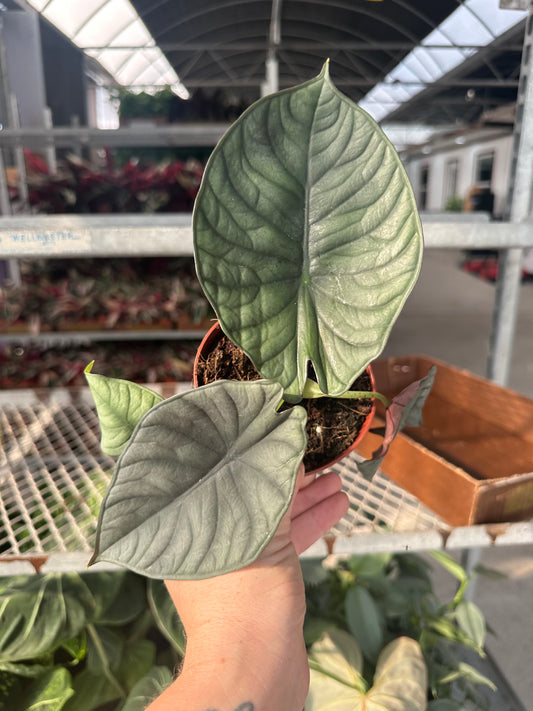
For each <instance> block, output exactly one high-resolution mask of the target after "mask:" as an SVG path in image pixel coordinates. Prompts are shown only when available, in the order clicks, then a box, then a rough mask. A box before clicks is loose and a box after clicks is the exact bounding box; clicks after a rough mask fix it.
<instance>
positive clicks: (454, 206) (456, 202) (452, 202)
mask: <svg viewBox="0 0 533 711" xmlns="http://www.w3.org/2000/svg"><path fill="white" fill-rule="evenodd" d="M463 205H464V201H463V198H460V197H459V196H458V195H452V196H451V197H450V198H448V200H447V201H446V205H445V206H444V209H445V210H446V212H462V211H463Z"/></svg>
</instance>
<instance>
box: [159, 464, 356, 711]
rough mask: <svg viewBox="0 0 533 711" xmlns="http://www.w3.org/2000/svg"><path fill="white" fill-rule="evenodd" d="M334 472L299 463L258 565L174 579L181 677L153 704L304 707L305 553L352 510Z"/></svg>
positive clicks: (188, 709) (165, 708) (181, 709)
mask: <svg viewBox="0 0 533 711" xmlns="http://www.w3.org/2000/svg"><path fill="white" fill-rule="evenodd" d="M348 506H349V502H348V497H347V496H346V494H344V493H343V492H342V491H341V481H340V477H339V476H338V475H337V474H334V473H332V472H330V473H327V474H324V475H322V476H320V477H318V478H316V477H315V476H306V475H305V472H304V468H303V465H302V466H301V467H300V469H299V471H298V477H297V481H296V487H295V494H294V496H293V499H292V502H291V505H290V507H289V509H288V511H287V513H286V514H285V516H284V517H283V518H282V520H281V522H280V525H279V527H278V529H277V531H276V533H275V534H274V536H273V538H272V540H271V541H270V542H269V544H268V545H267V546H266V548H265V550H264V551H263V552H262V553H261V555H260V556H259V558H258V559H257V560H256V561H255V562H254V563H253V564H251V565H249V566H247V567H246V568H243V569H242V570H237V571H235V572H232V573H227V574H226V575H221V576H218V577H215V578H209V579H207V580H187V581H175V580H174V581H167V587H168V590H169V592H170V595H171V597H172V600H173V602H174V604H175V605H176V608H177V610H178V612H179V615H180V618H181V620H182V622H183V625H184V627H185V631H186V634H187V651H186V655H185V662H184V666H183V670H182V672H181V674H180V676H179V678H178V679H177V680H176V681H175V682H174V683H173V684H172V685H171V686H170V687H169V688H168V689H167V690H166V692H164V693H163V694H162V695H161V696H160V697H159V698H158V699H157V700H156V701H155V702H154V704H152V705H151V706H150V708H149V711H171V710H172V711H205V710H206V709H208V710H209V711H215V710H216V711H226V709H227V711H234V710H235V709H237V708H238V707H239V705H240V704H245V703H248V706H247V707H246V706H244V708H247V711H248V709H249V711H271V710H272V711H301V709H302V708H303V706H304V703H305V698H306V696H307V690H308V684H309V669H308V665H307V653H306V650H305V645H304V640H303V633H302V628H303V621H304V616H305V590H304V584H303V580H302V573H301V568H300V563H299V559H298V554H299V553H302V552H303V551H304V550H306V549H307V548H308V547H309V546H311V545H312V544H313V543H314V542H315V541H317V540H318V539H319V538H321V537H322V536H323V535H324V534H325V533H326V532H327V531H328V530H329V529H330V528H331V526H332V525H334V524H335V523H336V522H337V521H338V520H339V519H340V518H342V517H343V516H344V514H345V513H346V511H347V510H348Z"/></svg>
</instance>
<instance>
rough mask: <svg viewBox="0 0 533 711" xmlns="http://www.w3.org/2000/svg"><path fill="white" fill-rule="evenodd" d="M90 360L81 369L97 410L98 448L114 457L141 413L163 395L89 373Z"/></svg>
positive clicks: (116, 379) (119, 451) (135, 385)
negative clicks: (98, 425) (100, 438)
mask: <svg viewBox="0 0 533 711" xmlns="http://www.w3.org/2000/svg"><path fill="white" fill-rule="evenodd" d="M93 363H94V361H93V362H92V363H89V365H88V366H87V367H86V368H85V378H86V379H87V382H88V384H89V387H90V389H91V394H92V396H93V398H94V403H95V405H96V411H97V413H98V420H99V422H100V429H101V431H102V441H101V447H102V451H103V452H104V453H105V454H109V455H111V456H112V457H115V456H118V455H119V454H120V453H121V452H122V450H123V449H124V447H125V446H126V442H127V441H128V440H129V438H130V437H131V433H132V432H133V430H134V428H135V425H136V424H137V423H138V422H139V420H140V419H141V417H142V416H143V415H144V414H145V412H147V411H148V410H149V409H150V408H152V407H153V406H154V405H156V404H157V403H158V402H160V401H161V400H162V399H163V398H162V397H161V395H158V394H157V393H155V392H154V391H153V390H150V389H149V388H145V387H144V386H143V385H138V384H137V383H130V382H129V381H128V380H121V379H120V378H106V376H105V375H97V374H96V373H92V372H91V370H92V367H93Z"/></svg>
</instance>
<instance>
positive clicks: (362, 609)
mask: <svg viewBox="0 0 533 711" xmlns="http://www.w3.org/2000/svg"><path fill="white" fill-rule="evenodd" d="M433 557H434V559H435V560H436V561H438V563H439V564H440V565H442V566H443V567H444V568H445V569H446V570H447V571H448V572H449V573H450V574H451V575H453V576H454V577H455V578H456V579H457V581H458V583H459V589H458V592H457V594H456V595H455V596H454V597H453V598H452V600H451V601H449V602H447V603H443V602H441V601H440V600H439V599H438V598H437V596H436V594H435V592H434V590H433V587H432V582H431V575H430V573H431V568H430V566H429V564H428V563H427V562H426V560H425V559H424V558H422V557H420V556H418V555H414V554H409V553H404V554H390V553H387V554H376V555H365V556H353V557H351V558H349V559H347V560H343V561H341V562H340V563H339V564H338V565H337V567H335V568H333V569H328V570H327V571H325V572H326V577H324V576H320V575H319V574H318V571H317V570H314V569H309V566H308V567H307V570H308V571H309V572H310V574H311V575H310V576H309V577H307V576H306V577H305V579H306V590H307V615H306V619H305V625H304V636H305V640H306V643H307V645H308V646H309V647H310V648H312V645H313V644H315V643H316V642H317V640H319V639H320V636H321V635H322V634H323V633H324V632H329V633H330V634H331V630H332V629H341V630H344V631H345V632H349V633H351V635H352V636H353V637H354V638H355V639H356V640H357V642H358V645H359V648H360V650H361V652H362V655H363V659H364V663H363V665H362V667H361V674H362V677H363V679H364V681H365V683H366V685H367V686H368V687H369V686H370V685H371V684H372V680H373V678H374V675H375V673H376V666H375V665H376V662H377V660H378V658H379V655H380V653H381V651H382V649H383V647H384V646H385V645H387V644H389V643H390V642H391V641H393V640H395V639H398V638H399V637H410V638H412V639H414V640H416V641H417V642H418V643H419V645H420V648H421V650H422V653H423V655H424V659H425V663H426V665H427V671H428V689H429V691H430V694H431V697H432V698H433V699H434V700H435V701H436V700H439V703H440V706H438V705H435V706H433V705H431V704H430V705H429V707H428V709H431V710H432V711H439V710H440V711H448V709H460V708H462V706H461V705H458V706H457V705H454V704H456V703H457V698H459V699H460V700H461V701H466V700H473V701H474V702H479V701H481V700H482V696H481V693H480V692H479V691H478V687H479V686H480V685H481V686H488V687H490V688H493V686H494V685H493V684H492V682H491V681H490V680H489V679H486V678H485V677H484V676H483V675H482V674H480V673H479V672H478V671H477V670H475V669H474V668H473V667H471V666H469V665H468V664H466V663H465V662H464V661H463V658H462V657H463V656H464V650H474V651H475V652H476V653H477V654H479V655H480V656H484V644H485V636H486V625H485V620H484V617H483V614H482V613H481V611H480V610H479V608H478V607H477V605H475V603H473V602H471V601H469V600H466V599H465V598H464V593H465V590H466V587H467V585H468V583H469V582H470V578H469V577H468V576H467V574H466V573H465V571H464V569H463V568H462V567H461V566H460V565H459V564H458V563H456V562H455V561H454V560H453V559H452V558H451V557H450V556H449V555H448V554H446V553H443V552H441V551H439V552H436V553H435V554H433ZM304 575H306V570H305V569H304ZM444 701H446V704H448V705H446V704H444ZM441 702H442V703H441ZM342 708H343V707H341V706H339V711H341V709H342ZM384 708H388V707H387V706H384ZM306 711H307V707H306Z"/></svg>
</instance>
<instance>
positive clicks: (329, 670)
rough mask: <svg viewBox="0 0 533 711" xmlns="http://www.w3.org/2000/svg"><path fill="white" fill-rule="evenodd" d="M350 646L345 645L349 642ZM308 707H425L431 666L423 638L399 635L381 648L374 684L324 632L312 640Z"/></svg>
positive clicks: (364, 710)
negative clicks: (422, 646)
mask: <svg viewBox="0 0 533 711" xmlns="http://www.w3.org/2000/svg"><path fill="white" fill-rule="evenodd" d="M345 646H346V645H345ZM310 668H311V683H310V688H309V695H308V697H307V701H306V703H305V711H425V709H426V705H427V670H426V665H425V662H424V658H423V656H422V652H421V650H420V646H419V644H418V642H415V640H413V639H409V638H408V637H399V638H398V639H395V640H394V641H393V642H391V643H390V644H388V645H387V646H386V647H385V649H384V650H383V651H382V652H381V654H380V656H379V659H378V663H377V666H376V671H375V674H374V683H373V686H372V688H370V689H368V690H366V689H365V688H364V681H363V679H362V677H361V675H360V672H359V667H358V666H354V665H353V664H351V663H350V661H349V659H348V658H347V656H346V653H345V650H344V649H342V647H340V646H339V645H338V644H337V643H336V641H335V640H334V639H333V638H332V637H330V636H328V635H325V636H324V638H323V639H322V640H320V641H319V642H317V643H316V644H315V645H313V647H312V649H311V657H310Z"/></svg>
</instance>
